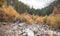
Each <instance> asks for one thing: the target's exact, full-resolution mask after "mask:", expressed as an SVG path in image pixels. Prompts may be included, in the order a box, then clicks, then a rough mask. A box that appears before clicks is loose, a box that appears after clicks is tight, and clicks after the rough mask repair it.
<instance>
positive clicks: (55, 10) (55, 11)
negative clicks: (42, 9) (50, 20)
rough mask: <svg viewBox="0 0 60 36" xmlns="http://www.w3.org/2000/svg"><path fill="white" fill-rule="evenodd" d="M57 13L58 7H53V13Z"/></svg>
mask: <svg viewBox="0 0 60 36" xmlns="http://www.w3.org/2000/svg"><path fill="white" fill-rule="evenodd" d="M57 13H58V7H56V6H55V7H54V9H53V14H57Z"/></svg>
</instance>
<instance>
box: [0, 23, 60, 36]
mask: <svg viewBox="0 0 60 36" xmlns="http://www.w3.org/2000/svg"><path fill="white" fill-rule="evenodd" d="M0 36H60V32H57V31H54V30H53V28H51V27H50V26H47V25H44V24H32V25H28V24H26V23H19V24H11V25H6V26H3V27H0Z"/></svg>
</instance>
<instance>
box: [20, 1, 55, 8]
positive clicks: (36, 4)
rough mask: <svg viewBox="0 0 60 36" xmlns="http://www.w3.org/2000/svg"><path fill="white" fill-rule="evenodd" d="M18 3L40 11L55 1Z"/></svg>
mask: <svg viewBox="0 0 60 36" xmlns="http://www.w3.org/2000/svg"><path fill="white" fill-rule="evenodd" d="M19 1H22V2H23V3H25V4H27V5H29V6H30V7H32V6H33V8H35V9H37V8H38V9H41V8H44V7H46V6H48V5H49V4H50V3H51V2H53V1H55V0H19Z"/></svg>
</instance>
